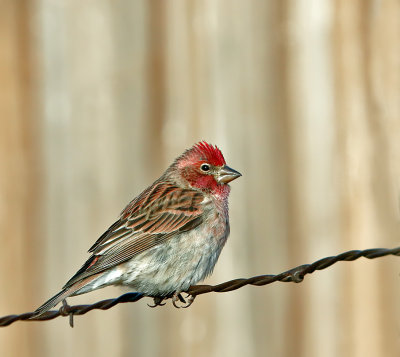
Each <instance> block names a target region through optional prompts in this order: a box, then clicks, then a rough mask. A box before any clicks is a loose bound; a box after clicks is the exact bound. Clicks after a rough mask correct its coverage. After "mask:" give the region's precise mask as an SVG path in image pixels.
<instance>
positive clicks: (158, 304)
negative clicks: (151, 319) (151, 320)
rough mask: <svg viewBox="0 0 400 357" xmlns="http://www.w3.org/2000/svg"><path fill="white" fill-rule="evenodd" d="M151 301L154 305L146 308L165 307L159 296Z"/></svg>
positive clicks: (162, 299)
mask: <svg viewBox="0 0 400 357" xmlns="http://www.w3.org/2000/svg"><path fill="white" fill-rule="evenodd" d="M153 301H154V305H149V304H147V306H148V307H152V308H154V307H157V306H164V305H165V303H164V304H163V303H162V302H163V301H164V298H162V297H159V296H157V297H153Z"/></svg>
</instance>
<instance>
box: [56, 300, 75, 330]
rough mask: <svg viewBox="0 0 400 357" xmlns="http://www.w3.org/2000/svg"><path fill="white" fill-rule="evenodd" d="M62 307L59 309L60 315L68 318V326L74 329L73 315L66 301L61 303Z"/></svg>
mask: <svg viewBox="0 0 400 357" xmlns="http://www.w3.org/2000/svg"><path fill="white" fill-rule="evenodd" d="M62 305H63V306H61V307H60V310H59V311H60V315H62V316H69V325H70V326H71V327H74V313H73V312H71V311H70V308H71V306H70V305H68V303H67V300H65V299H64V300H63V301H62Z"/></svg>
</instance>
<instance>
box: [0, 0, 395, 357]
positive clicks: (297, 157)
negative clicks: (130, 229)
mask: <svg viewBox="0 0 400 357" xmlns="http://www.w3.org/2000/svg"><path fill="white" fill-rule="evenodd" d="M399 39H400V2H399V1H398V0H368V1H367V0H354V1H347V0H335V1H333V0H304V1H294V0H291V1H289V0H288V1H282V0H276V1H273V0H266V1H259V0H190V1H187V0H169V1H162V0H158V1H146V0H131V1H129V0H113V1H110V0H86V1H78V0H57V1H54V0H21V1H14V0H0V93H1V94H0V244H1V249H0V286H1V291H0V316H3V315H8V314H13V313H22V312H27V311H33V310H34V309H35V308H37V307H38V306H39V305H40V304H42V303H43V302H44V301H45V300H47V299H48V298H49V297H50V296H52V295H54V294H55V293H56V292H57V291H58V290H59V289H60V288H61V286H62V285H64V283H65V282H66V281H67V280H68V279H69V278H70V277H71V276H72V275H73V274H74V273H75V272H76V270H77V269H78V268H79V267H80V266H81V265H82V264H83V262H84V261H85V260H86V259H87V258H88V254H87V253H86V251H87V249H88V248H89V247H90V246H91V245H92V244H93V242H94V241H95V240H96V239H97V238H98V237H99V236H100V235H101V234H102V233H103V232H104V230H105V229H106V228H107V227H108V226H109V225H110V224H111V223H113V222H114V220H115V219H116V218H117V216H118V214H119V212H120V211H121V209H122V208H123V207H124V206H125V205H126V204H127V203H128V202H129V201H130V200H131V199H132V198H133V197H134V196H136V195H137V194H138V193H140V192H141V191H142V190H143V189H144V188H145V187H147V186H148V185H149V184H150V183H152V182H153V181H154V180H155V179H156V178H157V177H159V175H160V174H161V173H162V172H163V171H164V170H165V169H166V167H167V166H168V165H169V164H170V163H171V162H172V160H173V159H174V158H175V157H176V156H178V155H179V154H181V153H182V152H183V151H184V150H185V149H186V148H188V147H190V146H191V145H193V144H194V143H195V142H197V141H199V140H202V139H205V140H207V141H209V142H211V143H214V144H217V145H218V146H219V147H220V148H221V150H222V151H223V153H224V155H225V158H226V161H227V162H228V164H229V165H230V166H232V167H233V168H235V169H237V170H238V171H240V172H241V173H242V174H243V177H241V178H240V179H239V180H237V181H235V182H233V183H232V193H231V198H230V214H231V236H230V239H229V240H228V243H227V245H226V247H225V249H224V250H223V252H222V255H221V258H220V260H219V262H218V264H217V266H216V269H215V272H214V274H213V275H212V277H211V278H209V279H207V280H206V282H205V283H207V284H216V283H220V282H224V281H226V280H230V279H234V278H240V277H243V278H244V277H251V276H254V275H260V274H275V273H279V272H281V271H284V270H287V269H289V268H291V267H294V266H297V265H300V264H305V263H311V262H313V261H315V260H317V259H319V258H322V257H325V256H329V255H336V254H338V253H340V252H342V251H345V250H350V249H366V248H374V247H387V248H390V247H395V246H398V245H399V241H400V240H399V231H400V213H399V202H400V199H399V198H400V40H399ZM399 274H400V261H399V258H396V257H387V258H380V259H377V260H373V261H369V260H366V259H361V260H357V261H355V262H345V263H338V264H336V265H334V266H332V267H330V268H329V269H327V270H324V271H321V272H316V273H314V274H313V275H310V276H308V277H306V279H305V281H304V282H303V283H301V284H297V285H296V284H283V283H275V284H272V285H269V286H266V287H244V288H242V289H240V290H237V291H235V292H230V293H224V294H216V293H214V294H206V295H203V296H201V297H198V298H197V300H196V302H195V303H194V305H193V306H192V307H191V308H189V309H181V310H177V309H175V308H173V307H172V305H171V304H170V303H169V304H167V306H164V307H163V308H156V309H150V308H148V307H147V305H146V303H151V300H150V299H143V300H141V301H140V302H138V303H135V304H125V305H118V306H116V307H114V308H113V309H111V310H109V311H100V312H99V311H95V312H91V313H89V314H87V315H85V316H82V317H76V318H75V328H73V329H71V328H70V327H69V326H68V319H65V318H58V319H56V320H53V321H49V322H41V323H39V322H17V323H15V324H13V325H11V326H9V327H6V328H2V329H1V330H0V355H1V356H42V357H45V356H58V357H63V356H71V355H74V356H88V355H91V356H97V357H102V356H133V355H140V356H161V355H162V356H222V355H226V356H266V355H268V356H307V357H308V356H345V357H346V356H349V357H350V356H351V357H353V356H399V354H400V304H399V301H400V275H399ZM123 292H125V291H123V290H121V289H118V288H107V289H103V290H101V291H97V292H93V293H91V294H86V295H83V296H79V297H76V298H71V299H69V303H70V304H80V303H93V302H95V301H98V300H100V299H105V298H112V297H116V296H118V295H120V294H122V293H123Z"/></svg>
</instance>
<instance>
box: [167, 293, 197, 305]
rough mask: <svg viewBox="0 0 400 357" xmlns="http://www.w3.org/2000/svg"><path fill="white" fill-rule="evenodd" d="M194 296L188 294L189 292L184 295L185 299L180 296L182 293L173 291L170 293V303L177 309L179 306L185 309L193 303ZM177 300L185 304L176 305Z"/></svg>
mask: <svg viewBox="0 0 400 357" xmlns="http://www.w3.org/2000/svg"><path fill="white" fill-rule="evenodd" d="M195 298H196V296H195V295H190V294H188V295H187V296H186V299H187V301H186V300H185V299H184V298H183V297H182V295H181V293H180V292H176V293H174V295H172V305H174V306H175V307H176V308H177V309H180V308H181V307H182V308H184V309H186V308H188V307H189V306H190V305H192V304H193V301H194V299H195ZM178 300H179V301H180V302H181V303H183V304H185V305H182V306H178V304H177V302H178Z"/></svg>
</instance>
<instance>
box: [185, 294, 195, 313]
mask: <svg viewBox="0 0 400 357" xmlns="http://www.w3.org/2000/svg"><path fill="white" fill-rule="evenodd" d="M186 299H187V304H186V305H185V306H182V307H183V308H184V309H186V308H188V307H189V306H190V305H192V304H193V301H194V299H196V295H190V294H188V295H187V296H186Z"/></svg>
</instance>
